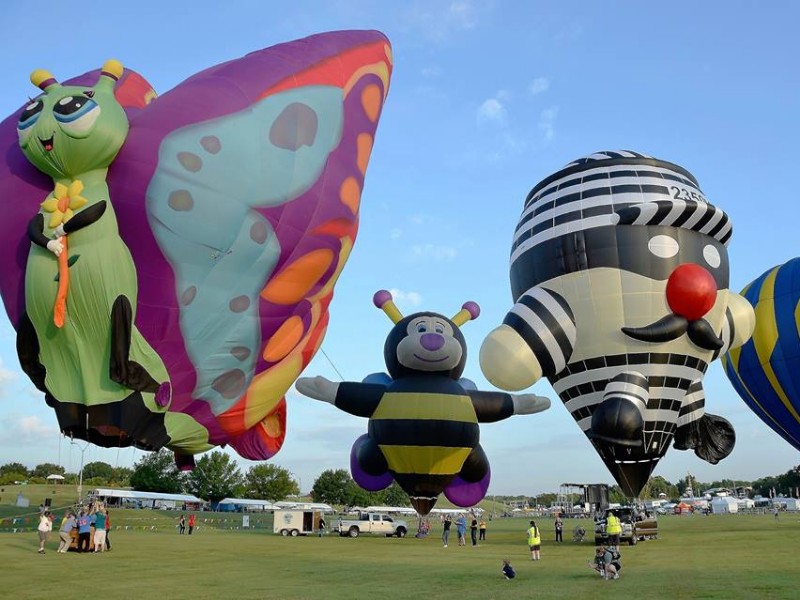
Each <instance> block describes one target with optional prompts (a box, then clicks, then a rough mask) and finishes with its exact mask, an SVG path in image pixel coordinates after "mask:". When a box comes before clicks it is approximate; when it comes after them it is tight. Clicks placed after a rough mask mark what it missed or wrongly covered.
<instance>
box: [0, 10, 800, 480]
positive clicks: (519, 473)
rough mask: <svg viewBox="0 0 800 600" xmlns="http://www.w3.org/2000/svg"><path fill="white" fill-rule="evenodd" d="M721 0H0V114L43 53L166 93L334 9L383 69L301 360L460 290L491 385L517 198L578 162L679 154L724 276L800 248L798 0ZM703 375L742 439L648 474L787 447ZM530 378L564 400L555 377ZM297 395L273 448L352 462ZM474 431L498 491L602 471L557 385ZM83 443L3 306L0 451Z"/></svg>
mask: <svg viewBox="0 0 800 600" xmlns="http://www.w3.org/2000/svg"><path fill="white" fill-rule="evenodd" d="M118 6H119V8H118ZM722 6H723V5H722V4H719V3H696V2H684V1H677V2H670V3H667V4H664V3H642V2H605V3H597V2H585V1H582V2H577V1H576V2H571V3H563V2H535V3H533V2H530V3H529V2H522V1H519V2H511V1H501V0H495V1H488V2H477V1H471V0H443V1H439V0H424V1H423V0H420V1H408V2H400V1H398V2H391V3H390V2H383V1H378V0H348V1H334V0H327V1H320V2H307V1H302V0H294V1H292V2H281V3H276V2H257V1H250V2H247V1H241V0H227V1H226V2H224V3H218V2H211V1H203V0H195V1H193V2H183V1H175V2H152V1H150V0H140V1H139V2H137V3H125V4H119V5H117V4H116V3H101V2H96V1H95V0H86V1H84V2H81V3H78V4H75V5H71V6H69V7H67V6H66V5H64V4H63V2H53V1H51V0H45V1H41V2H38V3H36V5H35V8H33V6H32V5H31V4H30V3H28V2H19V1H17V0H11V1H7V2H4V3H3V5H2V7H1V8H0V39H2V48H3V52H2V53H0V81H1V82H2V84H3V86H4V88H5V90H4V93H3V94H2V95H0V115H2V116H1V117H0V118H5V117H6V116H7V115H9V114H11V113H12V112H13V111H15V110H17V108H18V107H20V106H21V105H22V104H23V102H25V99H26V98H27V97H28V96H29V95H33V94H34V93H35V92H36V90H35V88H33V87H32V85H31V84H30V83H29V80H28V75H29V73H30V72H31V71H32V70H33V69H36V68H46V69H48V70H50V71H52V72H53V73H54V75H55V76H56V77H57V78H59V79H62V80H63V79H67V78H69V77H71V76H74V75H78V74H80V73H83V72H85V71H88V70H90V69H93V68H97V67H99V66H100V65H101V64H102V63H103V61H104V60H105V59H107V58H112V57H113V58H117V59H119V60H120V61H122V62H123V64H125V65H127V66H130V67H132V68H134V69H136V70H137V71H139V72H140V73H141V74H143V75H144V76H145V77H146V78H148V80H149V81H150V82H151V83H152V84H153V86H154V87H155V89H156V91H157V92H159V93H163V92H166V91H168V90H169V89H171V88H172V87H174V86H175V85H177V84H178V83H180V82H181V81H182V80H183V79H185V78H187V77H188V76H190V75H192V74H193V73H195V72H197V71H199V70H202V69H204V68H206V67H209V66H212V65H215V64H218V63H220V62H223V61H225V60H229V59H232V58H237V57H239V56H242V55H244V54H246V53H247V52H250V51H253V50H257V49H260V48H264V47H267V46H271V45H274V44H277V43H280V42H283V41H289V40H292V39H297V38H300V37H305V36H306V35H310V34H313V33H318V32H322V31H331V30H337V29H378V30H380V31H383V32H384V33H385V34H386V35H387V36H388V37H389V39H390V40H391V42H392V45H393V51H394V59H395V69H394V75H393V79H392V84H391V89H390V92H389V97H388V100H387V103H386V106H385V107H384V112H383V116H382V120H381V123H380V126H379V129H378V134H377V137H376V141H375V147H374V151H373V154H372V159H371V162H370V167H369V170H368V172H367V179H366V185H365V189H364V193H363V196H362V204H361V225H360V231H359V237H358V240H357V243H356V246H355V249H354V251H353V253H352V255H351V258H350V261H349V262H348V264H347V266H346V268H345V270H344V272H343V274H342V276H341V278H340V280H339V282H338V284H337V288H336V293H335V297H334V300H333V303H332V304H331V309H330V310H331V324H330V328H329V330H328V334H327V337H326V339H325V343H324V345H323V350H324V353H325V355H323V354H322V353H320V354H318V356H317V357H316V358H315V360H314V361H313V362H312V363H311V365H310V366H309V367H308V369H307V370H306V374H307V375H317V374H319V375H325V376H326V377H328V378H329V379H332V380H338V379H339V376H338V375H337V372H336V370H335V369H338V371H339V372H340V373H341V374H342V376H343V377H344V378H345V379H347V380H360V379H361V378H363V377H364V376H365V375H367V374H368V373H371V372H376V371H382V370H384V365H383V340H384V337H385V335H386V334H387V333H388V331H389V329H390V322H389V320H388V319H387V318H386V316H385V315H384V314H383V313H382V312H380V311H378V310H377V309H375V308H374V307H373V306H372V302H371V299H372V294H373V293H374V292H375V291H376V290H378V289H381V288H387V289H393V290H396V293H395V297H396V301H397V304H398V305H399V306H400V308H401V310H403V311H404V312H413V311H414V310H435V311H439V312H443V313H445V314H447V315H448V316H450V315H452V314H455V312H457V310H458V309H459V308H460V306H461V304H462V303H463V302H465V301H467V300H474V301H477V302H478V303H479V304H480V306H481V309H482V314H481V316H480V318H479V319H478V320H477V321H474V322H470V323H468V324H467V325H465V326H464V328H463V331H464V334H465V336H466V339H467V342H468V344H469V350H470V354H469V360H468V365H467V369H466V372H465V375H466V376H467V377H469V378H471V379H473V380H474V381H476V382H477V383H478V385H479V387H481V388H483V389H492V388H491V386H490V385H489V384H488V383H487V382H486V380H485V379H484V378H483V377H482V375H481V372H480V368H479V366H478V360H477V356H478V349H479V348H480V343H481V341H482V339H483V338H484V337H485V336H486V334H488V332H489V331H491V330H492V329H493V328H494V327H495V326H496V325H497V324H498V323H499V322H500V321H501V320H502V318H503V316H504V315H505V312H506V311H507V310H508V309H509V308H510V306H511V304H512V299H511V292H510V289H509V283H508V256H509V251H510V246H511V238H512V234H513V231H514V227H515V225H516V222H517V219H518V217H519V214H520V211H521V210H522V205H523V201H524V199H525V196H526V194H527V193H528V191H529V190H530V189H531V187H533V185H535V184H536V183H537V182H538V181H540V180H541V179H542V178H544V177H545V176H547V175H549V174H550V173H552V172H554V171H555V170H557V169H559V168H560V167H562V166H563V165H564V164H566V163H568V162H569V161H571V160H573V159H575V158H578V157H580V156H584V155H587V154H590V153H592V152H595V151H597V150H614V149H619V148H626V149H631V150H635V151H638V152H643V153H646V154H651V155H653V156H656V157H659V158H663V159H665V160H668V161H672V162H675V163H678V164H680V165H682V166H684V167H685V168H687V169H689V170H690V171H691V172H692V173H693V174H694V175H695V176H696V177H697V178H698V180H699V181H700V185H701V186H702V188H703V191H704V192H705V195H706V196H707V197H708V198H709V200H711V201H712V202H713V203H715V204H716V205H717V206H720V207H721V208H723V209H724V210H725V211H726V212H727V213H728V214H729V215H730V217H731V219H732V221H733V224H734V236H733V239H732V242H731V245H730V263H731V284H732V285H731V287H732V288H733V289H735V290H737V291H738V290H740V289H741V288H742V287H743V286H744V285H745V284H747V283H748V282H749V281H751V280H752V279H753V278H755V277H756V276H757V275H759V274H760V273H762V272H763V271H764V270H766V269H767V268H769V267H772V266H774V265H777V264H780V263H782V262H785V261H786V260H788V259H790V258H793V257H794V256H796V255H797V254H798V251H797V245H798V243H797V241H796V240H797V234H796V222H797V221H796V218H795V217H796V215H797V212H798V210H797V208H796V204H795V202H796V199H795V196H794V194H795V190H794V189H793V188H792V187H791V185H790V183H791V180H790V178H789V177H788V175H790V174H791V173H793V172H796V171H797V167H796V155H797V152H796V149H795V148H794V143H795V141H796V140H797V139H798V137H799V135H798V134H800V116H798V115H800V89H798V78H797V70H796V58H797V56H800V40H798V36H797V35H796V29H795V25H796V23H797V22H798V19H800V6H798V5H796V4H794V3H792V2H788V1H784V2H773V3H771V4H770V7H769V9H764V8H759V7H758V6H757V5H756V3H752V2H739V1H733V2H726V3H725V4H724V11H723V10H722ZM34 11H35V12H34ZM5 200H6V202H13V198H6V199H5ZM326 356H327V357H329V359H330V361H329V360H327V358H326ZM333 365H335V369H334V367H333ZM705 381H706V385H705V387H706V393H707V405H706V406H707V409H708V410H709V411H710V412H713V413H716V414H720V415H722V416H725V417H726V418H728V419H729V420H730V421H731V422H732V423H733V424H734V427H735V428H736V431H737V445H736V448H735V449H734V451H733V453H732V455H731V456H730V457H728V458H727V459H726V460H725V461H723V462H722V463H720V464H719V465H717V466H713V467H712V466H711V465H707V464H706V463H704V462H703V461H701V460H700V459H698V458H696V457H695V456H694V454H693V453H685V452H679V451H677V450H670V452H669V453H668V454H667V456H666V458H665V459H664V460H662V461H661V463H660V465H659V466H658V468H657V470H656V472H655V474H657V475H662V476H664V477H666V478H667V479H669V480H670V481H673V482H674V481H675V480H677V479H678V478H681V477H683V476H685V475H686V473H687V472H691V473H692V474H693V475H695V476H696V477H697V478H698V479H700V480H702V481H710V480H713V479H721V478H734V479H754V478H757V477H761V476H764V475H769V474H778V473H783V472H785V471H787V470H788V469H789V468H791V467H792V466H794V465H796V464H798V462H800V460H798V458H799V457H798V454H797V452H796V451H795V450H794V449H793V448H792V447H791V446H789V445H788V444H787V443H785V442H784V441H783V440H782V439H781V438H779V436H778V435H777V434H775V433H773V432H772V430H771V429H769V428H768V427H767V426H766V425H764V424H763V423H762V422H761V421H760V420H758V419H757V418H756V417H755V416H754V415H753V414H752V413H751V412H750V410H749V409H748V408H747V406H746V405H745V404H744V402H742V401H741V400H740V399H739V398H738V396H737V395H736V393H735V392H734V391H733V389H732V387H731V386H730V385H729V384H728V381H727V379H726V378H725V376H724V374H723V372H722V368H721V365H720V364H719V363H718V362H716V363H714V364H712V366H711V367H710V369H709V372H708V374H707V375H706V379H705ZM532 391H533V392H535V393H538V394H542V395H548V396H549V397H550V398H552V399H555V395H554V393H553V391H552V388H551V387H550V385H549V384H548V383H547V382H546V381H543V382H539V383H537V384H536V385H535V386H534V387H533V388H532ZM287 400H288V403H289V423H288V435H287V439H286V443H285V445H284V448H283V450H281V452H280V453H279V454H278V455H277V456H276V457H275V459H274V462H275V463H277V464H279V465H281V466H283V467H285V468H287V469H289V470H290V471H292V472H293V473H294V474H295V475H296V477H298V478H299V479H300V480H301V484H302V488H303V489H304V490H307V489H309V488H310V487H311V484H312V482H313V479H314V478H315V477H316V476H317V475H318V474H319V473H320V472H321V471H322V470H323V469H327V468H345V467H346V466H347V464H348V457H349V451H350V446H351V444H352V442H353V441H354V440H355V438H356V437H358V436H359V435H360V434H362V433H363V432H364V431H365V430H366V421H365V420H362V419H358V418H356V417H352V416H349V415H346V414H344V413H342V412H339V411H337V410H336V409H334V408H333V407H331V406H329V405H324V404H321V403H317V402H315V401H312V400H309V399H306V398H304V397H302V396H299V395H298V394H296V393H295V392H290V394H289V396H288V398H287ZM481 440H482V445H483V447H484V448H485V450H486V452H487V454H488V456H489V459H490V461H491V463H492V470H493V480H492V485H491V487H490V490H489V493H490V494H492V493H495V494H512V493H526V494H535V493H541V492H546V491H552V490H555V489H556V488H557V487H558V485H559V484H560V483H561V482H565V481H570V482H609V483H611V482H612V480H611V477H610V475H609V474H608V473H607V471H606V469H605V467H604V466H603V464H602V462H601V461H600V459H599V458H598V457H597V456H596V455H595V452H594V450H593V449H592V447H591V445H590V443H589V441H588V440H587V439H586V438H585V437H584V435H583V433H581V431H580V429H579V428H578V426H577V425H576V424H575V423H574V421H573V420H572V418H571V417H570V416H569V414H568V413H567V411H566V409H564V407H563V406H562V405H561V403H560V402H559V401H557V400H556V401H555V402H554V403H553V406H552V408H551V409H550V410H549V411H547V412H546V413H544V414H540V415H534V416H520V417H515V418H512V419H509V420H506V421H503V422H500V423H496V424H491V425H486V426H484V427H483V428H482V433H481ZM83 446H84V444H83V443H81V444H80V445H79V444H77V443H76V444H73V445H70V443H69V442H68V441H67V440H64V439H60V437H59V434H58V426H57V422H56V419H55V415H54V414H53V412H52V411H51V409H49V408H48V407H47V406H46V405H45V404H44V401H43V399H42V398H41V395H40V394H39V393H38V392H36V391H35V390H34V389H33V386H32V385H31V384H30V383H29V382H28V380H27V378H26V377H25V376H24V374H22V372H21V370H20V369H19V365H18V361H17V358H16V353H15V350H14V331H13V328H12V327H11V325H10V324H9V323H8V320H7V318H6V316H5V313H3V314H2V317H0V464H2V463H5V462H9V461H12V460H13V461H20V462H23V463H25V464H27V465H29V466H34V465H35V464H38V463H41V462H60V463H61V464H63V465H64V466H65V467H66V468H67V469H68V470H70V471H77V469H78V468H79V466H80V456H81V452H80V449H81V448H82V447H83ZM140 456H141V452H139V451H137V450H133V449H130V448H128V449H121V450H117V449H113V450H103V449H100V448H96V447H93V446H90V447H89V448H88V449H87V450H86V451H85V461H86V462H89V461H94V460H103V461H106V462H109V463H111V464H115V465H116V464H119V465H120V466H130V465H131V464H132V463H133V462H134V461H135V460H137V459H138V458H139V457H140ZM241 464H242V466H243V467H244V468H247V467H248V466H250V464H252V463H250V462H248V461H244V460H242V461H241Z"/></svg>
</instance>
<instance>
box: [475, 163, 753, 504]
mask: <svg viewBox="0 0 800 600" xmlns="http://www.w3.org/2000/svg"><path fill="white" fill-rule="evenodd" d="M731 233H732V227H731V223H730V220H729V219H728V216H727V215H726V214H725V213H724V212H722V211H721V210H720V209H719V208H717V207H715V206H713V205H712V204H710V203H709V202H708V201H707V200H706V198H705V196H704V195H703V192H702V191H701V189H700V186H699V184H698V183H697V180H696V179H695V178H694V176H692V174H691V173H689V172H688V171H687V170H686V169H684V168H682V167H680V166H678V165H675V164H672V163H669V162H666V161H662V160H658V159H655V158H652V157H649V156H646V155H643V154H640V153H637V152H629V151H619V152H598V153H596V154H593V155H591V156H588V157H585V158H581V159H578V160H576V161H574V162H572V163H570V164H568V165H566V166H565V167H564V168H563V169H561V170H560V171H558V172H556V173H554V174H552V175H550V176H549V177H547V178H545V179H544V180H543V181H541V182H540V183H538V184H537V185H536V186H535V187H534V188H533V190H532V191H531V192H530V194H528V197H527V199H526V201H525V207H524V209H523V212H522V216H521V217H520V220H519V223H518V225H517V229H516V232H515V234H514V242H513V245H512V250H511V287H512V293H513V297H514V300H515V301H516V304H515V305H514V307H513V308H512V309H511V311H510V312H509V313H508V314H507V315H506V317H505V319H504V321H503V324H502V325H500V326H499V327H498V328H496V329H495V330H494V331H493V332H491V333H490V334H489V336H488V337H487V338H486V340H484V343H483V346H482V347H481V353H480V363H481V368H482V370H483V372H484V374H485V375H486V377H487V379H488V380H489V381H491V382H492V383H493V384H494V385H496V386H498V387H500V388H502V389H507V390H519V389H524V388H526V387H528V386H530V385H531V384H533V383H534V382H535V381H537V380H538V379H539V378H540V377H542V376H544V377H547V378H548V379H549V381H550V382H551V384H552V385H553V388H554V389H555V390H556V392H557V393H558V395H559V397H560V398H561V400H562V401H563V403H564V406H565V407H566V408H567V409H568V410H569V412H570V414H571V415H572V416H573V418H574V419H575V421H576V422H577V423H578V425H579V426H580V428H581V429H582V430H583V432H584V433H585V434H586V435H587V436H588V437H589V439H590V440H591V442H592V444H593V445H594V447H595V449H596V451H597V452H598V453H599V455H600V456H601V458H602V459H603V461H604V462H605V464H606V465H607V466H608V468H609V470H610V471H611V473H612V474H613V476H614V478H615V479H616V481H617V482H618V483H619V485H620V486H621V487H622V489H623V491H624V492H625V493H626V494H627V495H628V496H632V497H635V496H638V494H639V492H640V491H641V489H642V487H643V486H644V484H645V483H646V482H647V479H648V477H649V476H650V473H652V471H653V469H654V468H655V466H656V464H657V463H658V461H659V460H660V459H661V457H663V456H664V454H665V453H666V452H667V449H668V447H669V445H670V443H671V442H672V441H673V439H674V441H675V446H676V447H678V448H680V449H690V448H691V449H693V450H694V451H695V453H696V454H697V455H698V456H700V457H701V458H703V459H705V460H707V461H709V462H712V463H715V462H717V461H718V460H720V459H721V458H724V457H725V456H727V454H728V453H729V452H730V451H731V449H732V448H733V443H734V440H735V437H734V432H733V428H732V427H731V426H730V423H728V422H727V421H726V420H725V419H722V418H721V417H716V416H714V415H711V414H708V413H705V410H704V405H705V398H704V393H703V387H702V382H703V375H704V374H705V372H706V369H707V368H708V364H709V363H710V362H711V361H712V360H713V359H715V358H717V356H719V354H720V353H724V352H725V351H726V350H727V349H728V348H734V347H738V346H740V345H741V344H742V343H744V341H745V340H746V339H747V338H748V337H750V333H751V331H752V328H753V310H752V307H751V306H750V305H749V304H748V302H747V301H746V300H744V298H742V297H741V296H739V295H738V294H735V293H732V292H730V291H729V290H728V252H727V248H726V245H727V244H728V242H729V240H730V238H731Z"/></svg>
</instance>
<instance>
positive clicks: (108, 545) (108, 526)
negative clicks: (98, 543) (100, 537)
mask: <svg viewBox="0 0 800 600" xmlns="http://www.w3.org/2000/svg"><path fill="white" fill-rule="evenodd" d="M109 533H111V511H110V510H108V509H106V550H111V539H110V538H109V537H108V534H109Z"/></svg>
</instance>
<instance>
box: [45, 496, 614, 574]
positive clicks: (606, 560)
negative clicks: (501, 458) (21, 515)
mask: <svg viewBox="0 0 800 600" xmlns="http://www.w3.org/2000/svg"><path fill="white" fill-rule="evenodd" d="M615 518H616V517H615V516H614V515H611V516H609V517H608V519H607V522H606V528H607V531H608V534H609V536H608V537H609V540H608V545H607V546H597V547H596V549H595V556H594V560H593V561H592V560H590V561H589V566H590V567H591V568H592V569H593V570H594V571H596V572H597V573H598V574H599V575H600V576H601V577H603V579H605V580H614V579H619V572H620V570H621V569H622V563H621V556H620V552H619V535H618V533H617V531H616V530H617V524H616V522H615V521H614V519H615ZM55 519H56V516H55V514H54V513H53V512H52V511H50V510H49V508H44V507H42V508H41V512H40V516H39V526H38V535H39V548H38V553H39V554H44V553H45V546H46V543H47V542H48V540H49V537H50V534H51V532H52V531H53V529H54V527H53V523H54V521H55ZM453 522H454V520H453V516H452V515H450V514H444V515H443V516H442V517H441V523H442V544H443V546H444V547H445V548H447V547H448V543H449V540H450V531H451V529H452V526H453ZM426 524H427V531H429V530H430V522H429V521H426ZM455 525H456V534H457V536H458V545H459V546H466V545H467V537H466V535H467V527H469V531H470V541H471V544H472V546H473V547H474V546H478V542H479V541H485V540H486V530H487V522H486V520H485V519H484V518H483V517H482V516H481V517H480V518H479V517H478V515H477V514H475V513H473V512H470V513H458V514H457V515H456V516H455ZM529 525H530V527H528V529H527V542H528V548H529V550H530V557H531V560H532V561H538V560H540V559H541V545H542V533H541V530H540V528H539V526H538V525H537V523H536V521H534V520H531V521H530V522H529ZM194 526H195V515H194V514H193V513H192V514H190V515H189V518H188V520H187V519H186V516H185V515H184V514H181V515H180V517H179V519H178V525H177V528H178V532H179V533H180V534H181V535H183V534H184V533H185V532H186V530H187V528H188V534H189V535H191V534H192V531H193V530H194ZM109 529H110V516H109V514H108V510H107V509H106V507H105V506H104V505H103V504H101V503H95V504H93V505H92V506H91V507H89V508H86V507H80V508H78V509H76V510H73V509H68V510H67V511H65V513H64V516H63V518H62V519H61V523H60V525H59V527H58V534H59V545H58V549H57V550H56V552H59V553H65V552H67V551H68V550H70V549H74V550H76V551H77V552H105V551H106V550H111V543H110V540H109V539H108V531H109ZM76 530H77V536H76V535H75V532H76ZM554 530H555V542H556V543H561V542H563V541H564V540H563V530H564V523H563V521H562V520H561V517H560V515H556V516H555V520H554ZM318 531H319V535H323V534H324V532H325V522H324V521H322V520H320V522H319V525H318ZM427 531H426V533H427ZM76 538H77V539H76ZM501 572H502V574H503V577H504V578H505V579H507V580H511V579H514V578H515V577H516V574H517V573H516V570H515V569H514V567H513V566H512V565H511V561H510V560H509V559H504V560H503V561H502V569H501Z"/></svg>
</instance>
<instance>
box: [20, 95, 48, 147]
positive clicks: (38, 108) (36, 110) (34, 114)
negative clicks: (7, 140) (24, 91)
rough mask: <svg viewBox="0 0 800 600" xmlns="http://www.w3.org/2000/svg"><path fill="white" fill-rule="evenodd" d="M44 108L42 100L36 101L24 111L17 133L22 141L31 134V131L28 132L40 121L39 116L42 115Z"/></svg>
mask: <svg viewBox="0 0 800 600" xmlns="http://www.w3.org/2000/svg"><path fill="white" fill-rule="evenodd" d="M43 108H44V103H43V102H42V101H41V100H35V101H34V102H32V103H31V104H29V105H28V106H26V107H25V110H23V111H22V114H21V115H20V116H19V122H18V123H17V133H18V134H19V137H20V139H23V138H26V137H27V136H28V134H30V131H26V130H28V129H29V128H30V127H31V126H32V125H33V124H34V123H36V121H38V120H39V115H40V114H42V109H43Z"/></svg>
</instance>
